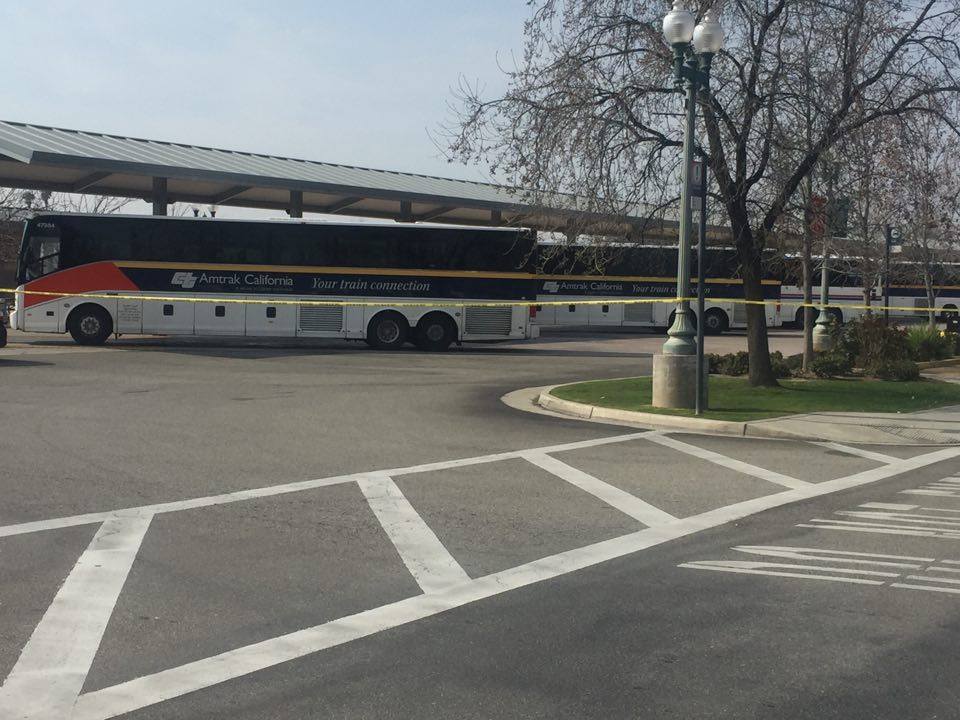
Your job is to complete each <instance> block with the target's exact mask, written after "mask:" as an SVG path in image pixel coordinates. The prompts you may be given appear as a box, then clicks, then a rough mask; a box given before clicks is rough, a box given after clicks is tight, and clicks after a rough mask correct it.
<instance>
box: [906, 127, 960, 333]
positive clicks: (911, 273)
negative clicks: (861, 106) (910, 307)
mask: <svg viewBox="0 0 960 720" xmlns="http://www.w3.org/2000/svg"><path fill="white" fill-rule="evenodd" d="M897 139H898V146H897V152H896V154H894V155H893V156H892V157H891V158H890V161H889V162H890V164H891V165H892V170H893V172H894V174H895V181H896V184H897V193H896V198H897V199H898V204H897V206H896V209H895V211H896V219H897V224H898V225H899V227H900V228H901V232H902V234H903V255H902V259H903V261H904V262H902V263H901V264H900V277H901V279H903V280H906V281H908V282H909V281H912V282H917V283H919V284H922V285H923V287H924V290H925V292H926V307H927V308H929V311H928V313H927V322H928V324H929V326H930V327H931V328H933V327H935V324H936V312H935V310H934V307H935V301H936V294H937V292H936V286H937V285H941V284H944V282H945V281H946V280H947V278H948V277H949V276H950V274H951V273H949V271H948V266H947V265H946V263H947V262H948V261H954V262H956V260H957V256H958V250H960V207H958V203H960V140H958V136H957V134H956V133H954V132H952V130H951V128H950V127H948V126H947V125H945V124H944V123H943V122H941V121H940V120H939V119H938V118H937V117H933V116H921V117H916V118H910V119H909V120H906V121H904V122H903V123H901V124H900V132H899V134H898V138H897Z"/></svg>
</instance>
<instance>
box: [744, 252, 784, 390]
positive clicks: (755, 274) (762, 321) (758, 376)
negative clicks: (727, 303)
mask: <svg viewBox="0 0 960 720" xmlns="http://www.w3.org/2000/svg"><path fill="white" fill-rule="evenodd" d="M741 261H742V262H743V294H744V296H745V297H746V299H747V300H763V299H764V297H763V283H762V282H761V280H762V278H763V271H762V269H761V258H760V255H759V254H758V253H754V256H753V257H752V258H750V260H749V261H744V258H742V257H741ZM747 351H748V352H749V353H750V374H749V376H748V377H749V381H750V384H751V385H753V386H754V387H756V386H758V385H763V386H767V387H776V386H777V385H779V383H778V382H777V378H776V376H775V375H774V374H773V366H772V365H771V364H770V342H769V339H768V337H767V314H766V308H765V307H764V306H763V305H758V304H753V303H750V304H748V305H747Z"/></svg>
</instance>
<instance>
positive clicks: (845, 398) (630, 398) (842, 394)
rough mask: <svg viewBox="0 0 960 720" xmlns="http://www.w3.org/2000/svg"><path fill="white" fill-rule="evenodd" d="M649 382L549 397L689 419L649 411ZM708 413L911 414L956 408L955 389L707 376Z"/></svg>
mask: <svg viewBox="0 0 960 720" xmlns="http://www.w3.org/2000/svg"><path fill="white" fill-rule="evenodd" d="M652 383H653V380H652V378H650V377H638V378H631V379H629V380H595V381H592V382H583V383H576V384H574V385H562V386H561V387H558V388H555V389H554V390H553V391H552V394H553V395H555V396H556V397H558V398H561V399H563V400H572V401H574V402H581V403H587V404H589V405H601V406H603V407H610V408H617V409H619V410H636V411H638V412H650V413H665V414H669V415H689V416H692V415H693V410H672V409H665V408H655V407H653V406H652V405H650V401H651V394H652V390H651V386H652ZM709 394H710V403H709V404H710V410H708V411H707V412H705V413H704V414H703V416H702V417H706V418H711V419H713V420H730V421H733V422H743V421H746V420H760V419H763V418H771V417H777V416H780V415H789V414H791V413H805V412H818V411H847V412H891V413H895V412H913V411H915V410H928V409H930V408H935V407H939V406H941V405H954V404H960V385H954V384H951V383H940V382H935V381H931V380H917V381H914V382H883V381H881V380H781V381H780V387H778V388H764V387H760V388H752V387H750V386H749V385H747V381H746V380H745V379H741V378H733V377H724V376H722V375H711V376H710V393H709Z"/></svg>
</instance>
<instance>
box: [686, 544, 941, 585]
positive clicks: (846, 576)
mask: <svg viewBox="0 0 960 720" xmlns="http://www.w3.org/2000/svg"><path fill="white" fill-rule="evenodd" d="M731 550H733V551H735V552H741V553H746V554H752V555H761V556H767V557H775V558H785V559H795V560H799V561H801V562H796V563H785V562H770V561H763V560H694V561H691V562H685V563H681V564H680V565H679V566H678V567H681V568H687V569H690V570H709V571H712V572H726V573H735V574H746V575H769V576H772V577H783V578H796V579H801V580H820V581H826V582H840V583H850V584H853V585H872V586H888V587H894V588H900V589H907V590H921V591H928V592H946V593H958V594H960V587H956V586H960V578H954V577H949V576H946V577H944V576H940V575H935V574H932V573H937V572H946V573H949V572H954V571H955V569H954V568H951V567H944V565H948V564H949V565H958V566H960V561H957V560H939V561H938V560H935V559H933V558H924V557H911V556H907V555H879V554H872V553H861V552H850V551H847V550H824V549H819V548H817V549H815V548H801V547H781V546H764V545H753V546H749V545H747V546H744V545H741V546H737V547H733V548H731ZM864 566H867V568H873V569H867V568H865V567H864Z"/></svg>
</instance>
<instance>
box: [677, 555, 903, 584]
mask: <svg viewBox="0 0 960 720" xmlns="http://www.w3.org/2000/svg"><path fill="white" fill-rule="evenodd" d="M711 562H712V563H713V564H710V563H711ZM731 562H732V561H731ZM678 567H682V568H689V569H690V570H713V571H714V572H728V573H739V574H742V575H772V576H774V577H785V578H802V579H804V580H827V581H828V582H843V583H851V584H854V585H883V582H884V581H883V580H867V579H865V578H850V577H843V576H841V575H816V574H814V573H795V572H784V571H778V570H760V569H756V568H749V567H739V566H736V565H729V564H723V561H722V560H717V561H706V560H705V561H702V562H695V563H683V564H682V565H679V566H678Z"/></svg>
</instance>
